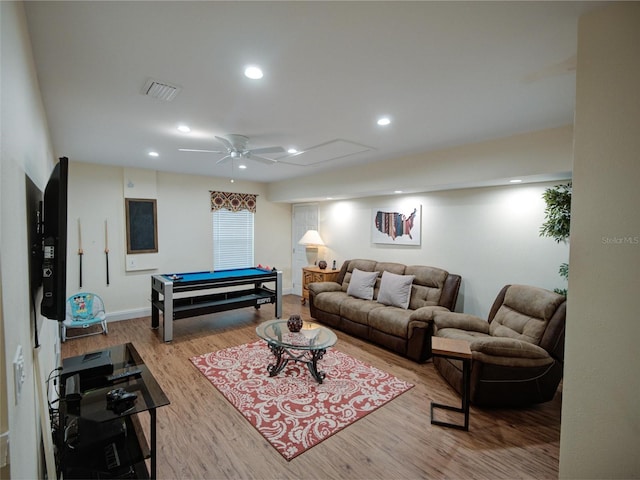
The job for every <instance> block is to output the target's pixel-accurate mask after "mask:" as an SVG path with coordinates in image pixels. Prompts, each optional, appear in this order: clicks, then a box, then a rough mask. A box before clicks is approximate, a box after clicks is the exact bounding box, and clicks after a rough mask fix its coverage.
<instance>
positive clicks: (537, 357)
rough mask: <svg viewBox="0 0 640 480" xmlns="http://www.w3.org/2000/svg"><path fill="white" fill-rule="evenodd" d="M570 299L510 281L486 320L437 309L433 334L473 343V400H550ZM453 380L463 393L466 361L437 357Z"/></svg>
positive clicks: (556, 382) (513, 402) (518, 402)
mask: <svg viewBox="0 0 640 480" xmlns="http://www.w3.org/2000/svg"><path fill="white" fill-rule="evenodd" d="M566 304H567V302H566V298H565V297H564V296H562V295H559V294H557V293H554V292H550V291H548V290H544V289H542V288H538V287H532V286H526V285H506V286H505V287H504V288H503V289H502V290H501V291H500V293H499V294H498V296H497V298H496V300H495V301H494V303H493V306H492V307H491V311H490V313H489V319H488V321H485V320H483V319H481V318H479V317H476V316H474V315H468V314H464V313H454V312H436V313H435V315H434V324H435V333H434V335H435V336H439V337H447V338H458V339H463V340H467V341H469V343H470V347H471V353H472V361H471V391H470V400H471V403H473V404H475V405H480V406H494V407H506V406H509V407H512V406H522V405H528V404H535V403H542V402H547V401H549V400H551V399H552V398H553V396H554V395H555V393H556V390H557V389H558V385H559V383H560V380H561V379H562V368H563V363H564V331H565V317H566ZM433 363H434V365H435V367H436V368H437V370H438V371H439V372H440V374H441V375H442V376H443V377H444V378H445V380H447V382H449V384H450V385H451V386H452V387H453V388H454V389H456V390H457V391H458V393H460V392H462V364H461V362H460V361H458V360H451V359H445V358H440V357H437V358H434V360H433Z"/></svg>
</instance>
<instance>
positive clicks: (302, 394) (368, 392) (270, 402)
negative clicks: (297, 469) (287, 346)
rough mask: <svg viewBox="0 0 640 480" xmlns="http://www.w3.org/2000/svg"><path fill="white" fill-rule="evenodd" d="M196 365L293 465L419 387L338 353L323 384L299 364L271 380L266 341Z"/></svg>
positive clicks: (329, 359) (332, 354)
mask: <svg viewBox="0 0 640 480" xmlns="http://www.w3.org/2000/svg"><path fill="white" fill-rule="evenodd" d="M190 360H191V362H192V363H193V364H194V365H195V366H196V367H197V368H198V369H199V370H200V371H201V372H202V374H203V375H204V376H205V377H207V378H208V379H209V381H210V382H211V383H212V384H213V385H214V386H215V387H216V388H217V389H218V390H220V392H221V393H222V394H223V395H224V396H225V398H226V399H227V400H228V401H229V402H231V404H232V405H233V406H234V407H236V408H237V409H238V411H240V413H242V415H244V417H245V418H246V419H247V420H249V422H251V424H252V425H253V426H254V427H255V428H256V429H257V430H258V431H259V432H260V433H261V434H262V435H263V436H264V438H266V439H267V440H268V441H269V443H271V445H273V446H274V447H275V448H276V450H278V452H280V454H282V456H283V457H284V458H286V459H287V460H291V459H292V458H294V457H296V456H298V455H300V454H301V453H303V452H304V451H305V450H307V449H309V448H311V447H313V446H314V445H317V444H318V443H320V442H321V441H323V440H325V439H327V438H329V437H330V436H331V435H333V434H334V433H336V432H338V431H340V430H342V429H343V428H345V427H347V426H349V425H350V424H352V423H353V422H355V421H356V420H359V419H361V418H362V417H364V416H365V415H367V414H369V413H371V412H373V411H374V410H376V409H377V408H379V407H381V406H382V405H384V404H385V403H387V402H389V401H391V400H393V399H394V398H395V397H397V396H398V395H400V394H402V393H404V392H406V391H407V390H409V389H410V388H411V387H413V385H412V384H410V383H407V382H405V381H403V380H400V379H398V378H396V377H394V376H393V375H390V374H388V373H386V372H383V371H381V370H378V369H377V368H375V367H372V366H370V365H367V364H365V363H363V362H361V361H360V360H356V359H355V358H353V357H350V356H349V355H347V354H345V353H342V352H340V351H338V350H335V349H333V348H331V349H329V350H327V353H326V354H325V356H324V358H322V360H320V361H319V362H318V369H319V370H322V371H324V372H325V373H326V375H327V376H326V378H325V379H324V381H323V383H322V384H319V383H318V382H316V381H315V380H314V379H313V377H312V376H311V373H310V372H309V370H308V369H307V366H306V365H304V364H302V363H299V362H290V363H289V364H288V365H287V366H286V367H285V369H284V370H283V371H282V372H280V373H279V374H278V375H277V376H275V377H270V376H269V374H268V372H267V365H269V364H270V363H273V361H274V355H273V354H272V353H271V350H269V347H268V346H267V344H266V342H264V341H262V340H260V341H257V342H253V343H248V344H246V345H240V346H237V347H231V348H226V349H224V350H219V351H217V352H212V353H207V354H204V355H200V356H197V357H193V358H191V359H190Z"/></svg>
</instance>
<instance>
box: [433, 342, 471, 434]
mask: <svg viewBox="0 0 640 480" xmlns="http://www.w3.org/2000/svg"><path fill="white" fill-rule="evenodd" d="M431 353H432V354H433V356H434V357H442V358H452V359H456V360H461V361H462V406H461V407H459V408H458V407H454V406H451V405H442V404H440V403H435V402H431V424H432V425H440V426H442V427H451V428H457V429H459V430H466V431H468V430H469V396H470V394H471V348H470V347H469V342H467V341H465V340H458V339H453V338H444V337H432V338H431ZM436 408H440V409H443V410H450V411H453V412H459V413H464V424H463V425H460V424H457V423H450V422H443V421H440V420H435V419H434V416H433V410H434V409H436Z"/></svg>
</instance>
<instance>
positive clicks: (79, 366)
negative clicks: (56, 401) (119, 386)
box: [60, 350, 113, 388]
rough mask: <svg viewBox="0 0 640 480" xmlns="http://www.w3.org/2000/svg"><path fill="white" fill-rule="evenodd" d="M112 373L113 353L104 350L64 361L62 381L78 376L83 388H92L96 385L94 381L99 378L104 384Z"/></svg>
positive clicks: (61, 374)
mask: <svg viewBox="0 0 640 480" xmlns="http://www.w3.org/2000/svg"><path fill="white" fill-rule="evenodd" d="M112 373H113V363H112V362H111V352H110V351H109V350H102V351H99V352H92V353H87V354H86V355H82V356H78V357H71V358H65V359H63V360H62V372H61V373H60V379H61V381H63V382H66V380H67V378H68V377H70V376H72V375H76V374H77V375H78V376H79V379H80V382H81V384H82V387H83V388H90V386H92V385H94V384H95V381H92V380H95V379H96V378H99V380H100V382H104V379H105V377H106V376H107V375H111V374H112ZM94 386H95V385H94Z"/></svg>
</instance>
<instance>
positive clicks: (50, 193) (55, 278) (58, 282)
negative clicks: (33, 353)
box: [40, 157, 69, 322]
mask: <svg viewBox="0 0 640 480" xmlns="http://www.w3.org/2000/svg"><path fill="white" fill-rule="evenodd" d="M68 182H69V159H68V158H67V157H61V158H60V161H59V162H58V163H57V164H56V166H55V167H54V169H53V172H52V173H51V176H50V177H49V181H48V182H47V186H46V188H45V190H44V206H43V219H42V221H43V232H42V233H43V241H42V302H41V303H40V313H41V314H42V315H43V316H45V317H47V318H48V319H50V320H58V321H60V322H61V321H63V320H64V317H65V310H66V308H65V302H66V300H67V196H68V195H67V191H68Z"/></svg>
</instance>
